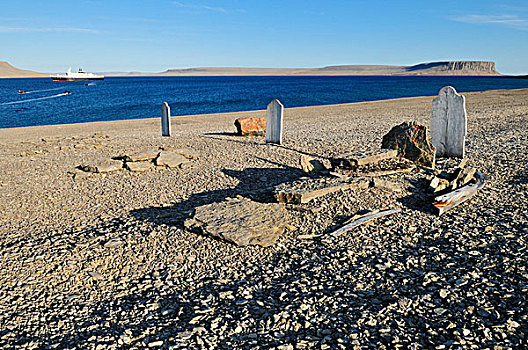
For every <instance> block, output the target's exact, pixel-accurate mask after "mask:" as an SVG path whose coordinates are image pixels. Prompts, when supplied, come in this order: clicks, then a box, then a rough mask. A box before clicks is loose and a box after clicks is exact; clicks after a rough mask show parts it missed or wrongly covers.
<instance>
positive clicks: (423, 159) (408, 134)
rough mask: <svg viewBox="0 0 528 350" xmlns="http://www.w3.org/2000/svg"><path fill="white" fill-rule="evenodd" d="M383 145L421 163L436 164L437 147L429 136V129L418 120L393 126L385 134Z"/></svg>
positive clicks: (424, 164)
mask: <svg viewBox="0 0 528 350" xmlns="http://www.w3.org/2000/svg"><path fill="white" fill-rule="evenodd" d="M381 147H382V148H388V149H394V150H397V151H398V156H401V157H405V158H407V159H409V160H412V161H413V162H415V163H417V164H419V165H423V166H425V167H429V168H434V166H435V148H434V146H433V145H432V144H431V142H430V140H429V139H428V137H427V129H426V128H425V126H423V125H419V124H417V123H416V122H404V123H402V124H400V125H397V126H395V127H393V128H392V129H391V130H390V131H389V132H388V133H387V134H386V135H385V136H383V141H382V144H381Z"/></svg>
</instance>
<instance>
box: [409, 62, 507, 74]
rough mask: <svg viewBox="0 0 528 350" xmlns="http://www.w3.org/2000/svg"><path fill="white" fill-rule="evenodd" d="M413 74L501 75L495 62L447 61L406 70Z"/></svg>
mask: <svg viewBox="0 0 528 350" xmlns="http://www.w3.org/2000/svg"><path fill="white" fill-rule="evenodd" d="M406 71H407V72H409V73H411V74H413V73H414V74H424V73H427V74H429V75H434V74H438V75H499V74H500V73H499V72H497V71H496V70H495V62H490V61H446V62H431V63H421V64H417V65H414V66H410V67H407V68H406Z"/></svg>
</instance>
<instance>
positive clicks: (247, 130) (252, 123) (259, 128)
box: [235, 117, 266, 136]
mask: <svg viewBox="0 0 528 350" xmlns="http://www.w3.org/2000/svg"><path fill="white" fill-rule="evenodd" d="M235 127H236V129H237V135H239V136H264V135H265V134H266V119H264V118H257V117H244V118H238V119H237V120H235Z"/></svg>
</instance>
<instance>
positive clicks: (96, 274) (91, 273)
mask: <svg viewBox="0 0 528 350" xmlns="http://www.w3.org/2000/svg"><path fill="white" fill-rule="evenodd" d="M88 276H90V277H91V278H93V279H94V280H100V279H102V278H103V275H101V274H100V273H99V272H96V271H88Z"/></svg>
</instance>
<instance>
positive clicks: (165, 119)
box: [161, 102, 171, 136]
mask: <svg viewBox="0 0 528 350" xmlns="http://www.w3.org/2000/svg"><path fill="white" fill-rule="evenodd" d="M161 136H171V123H170V106H169V104H168V103H167V102H163V104H162V105H161Z"/></svg>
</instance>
